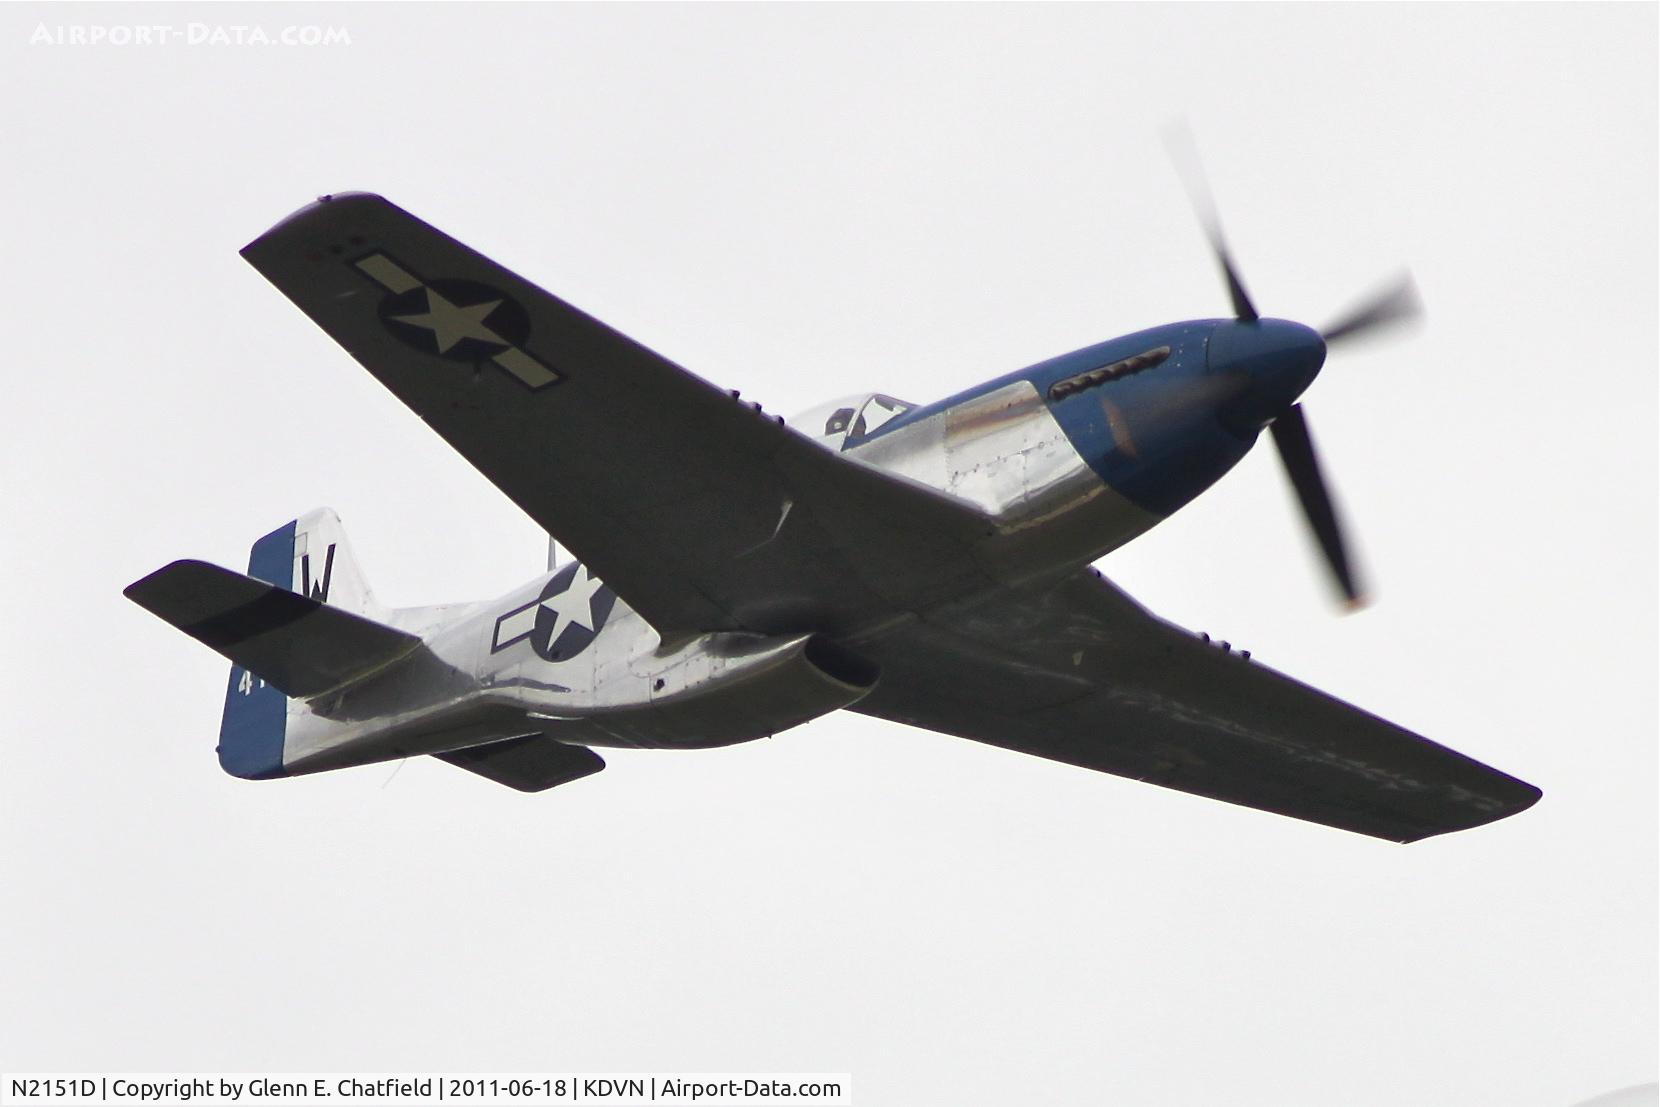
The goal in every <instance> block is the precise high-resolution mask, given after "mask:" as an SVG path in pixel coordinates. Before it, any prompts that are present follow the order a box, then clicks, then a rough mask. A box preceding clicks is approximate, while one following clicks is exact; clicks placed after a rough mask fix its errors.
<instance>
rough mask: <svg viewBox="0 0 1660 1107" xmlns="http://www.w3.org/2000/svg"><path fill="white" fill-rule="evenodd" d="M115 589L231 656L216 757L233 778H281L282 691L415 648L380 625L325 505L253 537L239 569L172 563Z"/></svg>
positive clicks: (339, 681)
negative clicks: (244, 572) (242, 571)
mask: <svg viewBox="0 0 1660 1107" xmlns="http://www.w3.org/2000/svg"><path fill="white" fill-rule="evenodd" d="M126 595H127V597H128V598H129V599H131V600H133V601H134V602H135V603H137V604H139V605H140V606H141V607H144V608H145V609H147V610H148V611H150V612H152V613H154V614H155V615H158V616H160V617H161V618H162V619H164V620H166V621H167V622H169V623H171V624H173V625H174V626H176V627H178V628H179V629H180V630H182V631H184V632H185V633H186V634H188V635H190V636H191V637H192V638H195V639H196V640H197V641H199V642H201V643H203V644H204V645H207V646H209V647H211V648H212V649H214V650H217V651H218V652H219V653H221V654H223V655H225V656H226V657H228V658H230V660H231V662H232V665H231V675H230V682H229V684H228V686H227V687H226V690H225V713H224V718H223V721H222V722H221V724H220V728H219V764H220V766H221V767H222V768H223V769H224V770H225V771H226V772H227V773H230V774H231V775H232V776H237V777H242V778H244V779H251V780H264V779H268V778H270V777H276V776H282V775H284V772H283V749H284V741H285V737H286V734H287V729H288V716H289V711H290V706H291V704H290V700H291V698H295V699H305V698H309V697H311V696H316V695H320V694H322V693H323V692H326V691H329V690H331V689H334V688H338V687H340V686H342V685H345V684H349V683H351V682H352V681H354V680H358V679H360V678H362V677H364V676H366V675H368V674H369V673H372V672H375V671H377V670H379V669H381V668H384V667H385V666H386V665H388V664H390V663H392V662H393V661H396V660H398V659H399V658H401V657H404V656H406V655H407V654H409V653H410V652H411V651H413V650H414V649H415V648H416V647H417V646H419V645H420V643H421V640H420V638H418V637H416V636H415V635H412V634H408V633H405V632H403V631H400V630H395V629H393V628H392V627H389V626H386V625H384V623H383V619H384V615H385V613H384V611H383V610H382V609H381V608H380V606H379V605H378V604H377V603H376V602H375V599H374V596H373V594H372V593H371V592H370V591H369V586H368V584H367V583H366V582H365V581H364V579H363V576H362V574H361V573H360V572H359V571H358V568H357V564H356V562H355V561H354V560H353V558H352V555H351V550H350V548H349V547H348V546H347V544H346V535H345V531H344V530H343V529H342V528H341V525H340V518H339V516H337V515H335V513H334V512H333V511H330V510H328V509H327V508H321V509H319V510H317V511H313V512H311V513H309V514H307V515H304V516H301V517H300V518H299V519H296V520H294V521H293V522H291V523H287V524H285V525H283V526H281V527H278V528H277V529H276V530H274V531H272V532H271V533H270V534H267V535H266V536H265V537H263V538H261V539H260V540H259V541H257V542H255V543H254V545H253V549H252V550H251V551H250V552H249V555H248V575H247V576H243V575H242V574H240V573H233V572H231V571H230V570H228V569H221V568H219V567H218V566H216V565H209V564H207V563H206V562H201V561H175V562H174V563H173V564H171V565H168V566H166V567H165V568H162V569H158V570H157V571H156V572H154V573H151V574H150V575H149V576H147V577H145V578H144V579H143V580H140V581H138V582H136V583H134V584H132V585H129V586H128V587H127V589H126Z"/></svg>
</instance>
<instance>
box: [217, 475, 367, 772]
mask: <svg viewBox="0 0 1660 1107" xmlns="http://www.w3.org/2000/svg"><path fill="white" fill-rule="evenodd" d="M248 575H249V576H250V577H253V578H255V579H256V580H262V581H264V582H265V583H267V584H274V585H276V586H277V587H278V588H286V589H288V590H289V591H291V592H298V593H299V594H300V595H302V596H305V597H307V598H308V599H312V600H316V601H317V602H319V603H324V604H328V605H329V606H331V607H338V608H342V609H343V610H346V611H349V612H351V613H352V614H353V615H360V616H362V617H364V618H367V619H375V620H379V619H381V618H383V617H384V613H383V612H382V610H381V608H380V605H379V604H378V603H376V602H375V597H374V593H372V592H371V591H370V590H369V585H368V582H366V581H365V580H364V579H363V574H362V573H361V572H360V571H359V570H358V567H357V561H356V559H355V558H353V557H352V552H351V547H350V546H349V545H348V544H347V542H346V532H345V529H344V528H343V527H342V526H341V524H340V516H338V515H336V514H335V513H334V512H333V510H331V509H329V508H326V507H320V508H318V509H317V510H315V511H309V512H307V513H306V514H304V515H302V516H300V517H299V518H298V519H295V520H294V521H293V522H291V523H284V524H283V525H282V526H280V527H278V528H277V529H276V530H274V531H272V532H271V533H270V534H267V535H266V536H265V537H263V538H261V539H260V540H259V541H257V542H255V543H254V545H253V549H252V550H250V551H249V554H248ZM287 728H288V697H287V696H286V695H284V694H283V693H282V692H280V691H278V690H277V689H276V688H274V687H273V686H271V685H270V684H268V683H267V682H266V681H264V680H262V679H261V678H260V677H258V676H256V675H255V674H254V673H252V672H250V671H249V670H247V669H245V668H243V667H242V666H241V665H236V664H233V665H232V666H231V676H230V684H229V686H228V687H227V688H226V690H225V714H224V718H223V721H222V722H221V723H220V727H219V765H220V767H221V768H223V769H224V770H225V771H226V772H227V773H229V774H231V775H232V776H238V777H243V778H245V779H249V780H264V779H268V778H270V777H276V776H282V775H283V741H284V738H285V736H286V732H287Z"/></svg>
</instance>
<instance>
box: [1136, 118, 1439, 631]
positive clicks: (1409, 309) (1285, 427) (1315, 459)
mask: <svg viewBox="0 0 1660 1107" xmlns="http://www.w3.org/2000/svg"><path fill="white" fill-rule="evenodd" d="M1166 142H1167V145H1168V147H1169V150H1170V155H1171V160H1172V161H1173V162H1174V163H1175V165H1176V171H1177V174H1178V175H1179V176H1180V177H1181V178H1182V183H1183V185H1184V186H1185V187H1186V189H1187V194H1188V198H1189V200H1190V201H1191V202H1192V204H1193V210H1194V214H1195V215H1197V216H1198V218H1199V223H1200V225H1201V226H1202V227H1203V228H1204V231H1205V237H1206V238H1207V239H1208V240H1209V241H1210V248H1211V252H1212V253H1213V254H1215V255H1216V261H1217V264H1218V265H1219V266H1220V267H1221V269H1222V278H1223V280H1224V281H1225V282H1226V283H1227V287H1228V299H1229V300H1230V301H1231V302H1232V304H1233V313H1234V318H1235V319H1237V320H1239V321H1240V322H1244V323H1249V322H1253V321H1255V320H1256V319H1258V318H1260V316H1259V315H1258V314H1257V309H1256V305H1255V304H1254V303H1252V301H1251V297H1250V295H1249V293H1247V292H1246V291H1245V282H1244V280H1243V279H1242V278H1241V277H1240V275H1239V267H1238V266H1237V265H1236V264H1235V262H1234V258H1233V253H1232V252H1231V251H1230V250H1229V249H1228V244H1227V239H1226V238H1225V237H1224V235H1223V234H1222V221H1221V219H1220V218H1219V217H1218V216H1217V213H1216V204H1215V201H1214V200H1213V199H1212V196H1211V190H1210V185H1209V183H1208V182H1207V181H1206V178H1205V173H1204V167H1203V164H1202V163H1201V162H1200V160H1199V155H1198V147H1197V145H1196V144H1195V142H1194V141H1193V136H1192V133H1191V131H1189V130H1188V129H1187V127H1186V126H1178V127H1175V128H1172V129H1171V130H1170V131H1169V132H1167V134H1166ZM1422 310H1423V309H1422V305H1421V302H1420V300H1419V298H1418V291H1417V288H1416V286H1415V285H1414V284H1413V282H1412V277H1411V275H1410V274H1403V275H1402V276H1401V277H1399V278H1397V279H1396V280H1395V281H1393V282H1392V283H1390V284H1388V285H1386V286H1384V287H1383V288H1381V289H1379V290H1378V291H1376V292H1373V293H1372V294H1370V295H1369V296H1367V297H1365V298H1364V299H1362V300H1360V301H1359V302H1358V303H1356V304H1355V305H1354V306H1353V307H1351V308H1350V309H1349V310H1348V311H1346V312H1344V313H1343V314H1342V315H1340V316H1338V317H1337V319H1336V320H1334V321H1333V322H1332V323H1330V324H1328V325H1327V326H1326V327H1325V328H1324V329H1323V330H1322V331H1321V332H1320V337H1321V338H1322V339H1324V341H1325V343H1326V345H1327V346H1328V347H1330V346H1334V345H1341V344H1344V343H1352V342H1354V341H1355V340H1356V339H1360V338H1365V337H1368V336H1372V335H1375V334H1376V333H1377V332H1379V331H1381V330H1384V329H1387V328H1389V327H1391V326H1394V325H1396V324H1399V323H1403V322H1406V321H1408V320H1410V319H1414V318H1416V317H1417V316H1418V315H1420V314H1421V313H1422ZM1268 428H1269V431H1270V432H1271V433H1272V435H1273V439H1274V448H1275V450H1276V451H1277V452H1278V453H1279V455H1280V462H1281V463H1282V464H1283V465H1284V466H1285V472H1286V476H1287V477H1289V478H1290V480H1291V487H1292V489H1293V490H1294V491H1295V492H1296V494H1297V502H1298V503H1299V504H1300V505H1301V507H1302V510H1303V517H1304V518H1305V519H1306V520H1307V521H1308V526H1309V529H1310V530H1311V531H1312V532H1313V534H1314V540H1315V542H1316V543H1318V545H1319V547H1320V552H1321V554H1322V555H1324V557H1325V561H1326V565H1327V567H1328V568H1329V569H1330V570H1331V575H1332V579H1333V580H1334V582H1335V583H1336V584H1337V587H1338V590H1339V591H1340V592H1341V593H1342V594H1343V599H1344V603H1345V605H1346V606H1347V607H1348V608H1349V609H1350V610H1355V609H1357V608H1359V607H1361V606H1363V605H1364V603H1365V600H1364V598H1363V597H1364V591H1363V589H1362V588H1361V585H1360V583H1359V581H1358V579H1357V577H1356V574H1355V569H1354V565H1353V563H1352V562H1351V560H1350V556H1349V547H1348V544H1347V543H1346V542H1345V541H1344V538H1343V529H1344V528H1343V525H1342V523H1341V522H1340V521H1339V519H1338V516H1337V509H1336V507H1335V506H1334V505H1333V503H1332V496H1331V491H1330V488H1329V486H1328V484H1327V482H1326V478H1325V475H1324V473H1323V472H1322V471H1321V467H1320V458H1319V454H1318V453H1316V451H1315V449H1314V439H1313V436H1312V435H1311V434H1310V433H1309V428H1308V418H1307V416H1306V415H1305V414H1304V412H1303V406H1302V405H1301V404H1299V403H1292V404H1290V405H1289V406H1288V407H1287V408H1286V409H1285V410H1284V411H1281V412H1279V413H1278V414H1277V415H1275V416H1274V417H1273V419H1272V420H1271V421H1270V422H1269V424H1268Z"/></svg>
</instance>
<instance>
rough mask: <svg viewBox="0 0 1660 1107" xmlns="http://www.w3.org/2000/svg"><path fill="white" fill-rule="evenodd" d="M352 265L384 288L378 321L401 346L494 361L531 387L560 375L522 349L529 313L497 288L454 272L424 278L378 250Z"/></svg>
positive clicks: (470, 361)
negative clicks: (456, 276)
mask: <svg viewBox="0 0 1660 1107" xmlns="http://www.w3.org/2000/svg"><path fill="white" fill-rule="evenodd" d="M352 266H353V267H354V268H355V269H356V270H357V271H358V272H359V273H361V274H363V275H364V276H365V277H367V278H369V280H371V281H373V282H374V283H375V284H377V285H379V286H380V287H381V288H383V289H385V290H386V292H387V294H388V295H387V296H386V298H385V299H383V300H382V301H381V303H380V321H381V324H382V325H383V326H384V327H385V328H386V329H387V331H388V332H389V333H390V334H391V335H392V336H393V337H394V338H396V339H397V340H398V341H400V342H402V343H404V344H405V345H406V346H410V347H412V348H414V349H417V350H419V351H421V352H422V353H424V354H436V355H437V356H439V357H441V358H445V359H447V360H449V361H458V362H464V363H465V364H468V365H485V364H490V365H494V366H496V367H497V368H498V369H501V370H502V371H503V372H505V373H507V375H508V376H510V377H512V378H513V379H514V380H516V381H518V382H519V383H520V384H522V385H524V386H525V387H526V388H529V389H532V390H535V389H538V388H544V387H546V386H547V385H550V384H553V383H555V382H557V381H558V380H559V374H558V373H555V372H554V371H553V370H552V369H551V368H549V367H548V366H547V365H545V364H543V363H542V361H541V360H540V359H539V358H537V357H536V356H535V355H534V354H532V353H530V352H529V351H527V350H526V349H525V348H524V344H525V342H526V341H527V340H528V339H529V338H530V314H529V313H528V312H526V311H525V309H524V308H523V307H522V306H521V305H520V304H519V303H518V302H517V301H516V300H514V299H513V298H512V297H510V296H508V295H507V293H505V292H502V291H501V290H500V289H496V288H492V287H490V286H489V285H487V284H481V283H479V282H478V281H469V280H461V279H460V278H455V277H438V278H434V279H432V280H423V279H422V278H420V277H418V276H416V275H415V274H414V272H412V271H411V270H410V269H409V267H408V266H406V265H403V264H401V263H400V262H397V261H394V260H393V259H392V258H391V257H389V256H387V255H386V254H385V253H382V252H380V251H376V252H375V253H372V254H369V255H367V256H365V257H361V258H358V259H357V260H356V261H355V262H353V263H352Z"/></svg>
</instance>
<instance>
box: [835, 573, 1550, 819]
mask: <svg viewBox="0 0 1660 1107" xmlns="http://www.w3.org/2000/svg"><path fill="white" fill-rule="evenodd" d="M861 648H862V649H864V650H865V652H866V653H867V654H869V656H871V657H872V659H873V660H875V661H876V662H877V663H878V664H880V665H881V666H882V679H881V681H880V682H879V683H878V685H877V687H876V689H875V691H874V692H872V693H871V694H870V695H869V696H868V697H866V698H865V699H864V700H862V701H860V702H859V703H858V704H857V705H855V706H854V707H853V710H855V711H858V712H860V713H863V714H868V715H874V716H878V717H881V718H885V719H891V720H895V721H898V722H903V723H909V724H911V725H914V726H920V727H925V728H927V729H929V730H937V731H942V732H945V733H947V734H954V735H958V736H960V737H963V738H970V739H973V740H975V741H979V742H985V743H988V744H990V745H994V746H1001V747H1003V748H1005V749H1011V750H1018V751H1020V752H1022V753H1030V754H1036V755H1037V756H1039V757H1046V758H1049V759H1052V760H1055V761H1064V762H1067V763H1069V764H1073V765H1079V766H1082V767H1084V768H1088V769H1096V770H1099V771H1101V772H1108V773H1113V774H1115V775H1118V776H1124V777H1130V778H1133V779H1136V780H1142V781H1147V782H1149V783H1153V784H1159V785H1163V786H1164V787H1167V788H1175V789H1178V790H1180V791H1184V792H1190V793H1193V794H1195V795H1201V796H1208V797H1210V798H1213V799H1219V800H1223V801H1225V802H1228V803H1234V804H1240V805H1243V806H1246V807H1254V808H1258V809H1260V810H1263V811H1271V812H1275V813H1277V814H1280V815H1287V816H1290V817H1291V818H1295V819H1304V820H1307V821H1310V822H1316V823H1323V824H1325V825H1327V826H1333V827H1338V828H1340V829H1343V830H1349V831H1354V832H1356V833H1360V834H1368V835H1371V836H1373V837H1377V838H1385V839H1389V840H1391V841H1397V842H1413V841H1418V840H1420V839H1423V838H1428V837H1431V836H1433V835H1436V834H1445V833H1448V832H1451V831H1455V830H1465V829H1468V828H1470V827H1475V826H1480V825H1482V824H1484V823H1488V822H1492V821H1495V820H1497V819H1502V818H1505V817H1506V816H1508V815H1513V814H1515V813H1517V812H1518V811H1522V810H1524V809H1526V808H1528V807H1530V806H1532V805H1533V804H1534V803H1535V802H1537V800H1538V799H1539V797H1540V794H1541V793H1540V791H1539V790H1538V789H1537V788H1535V787H1533V786H1532V785H1530V784H1526V783H1524V782H1522V781H1520V780H1517V779H1515V778H1514V777H1511V776H1508V775H1506V774H1504V773H1502V772H1499V771H1498V770H1497V769H1493V768H1490V767H1488V766H1486V765H1483V764H1481V763H1480V762H1478V761H1475V760H1472V759H1471V758H1468V757H1465V756H1464V755H1463V754H1460V753H1457V752H1455V751H1453V750H1450V749H1447V748H1446V747H1444V746H1440V745H1437V744H1436V743H1434V742H1431V741H1430V740H1429V739H1427V738H1423V737H1421V736H1419V735H1417V734H1414V733H1412V732H1411V731H1409V730H1406V729H1404V728H1402V727H1399V726H1396V725H1394V724H1393V723H1390V722H1387V721H1385V720H1383V719H1380V718H1378V717H1376V716H1374V715H1371V714H1368V713H1367V712H1365V711H1362V710H1360V709H1359V708H1356V707H1353V706H1351V705H1349V704H1347V703H1344V702H1342V701H1341V700H1338V699H1335V698H1334V697H1332V696H1328V695H1326V694H1325V693H1323V692H1319V691H1316V690H1315V689H1313V688H1310V687H1308V686H1306V685H1303V684H1300V683H1298V682H1297V681H1295V680H1292V679H1291V678H1289V677H1286V676H1284V675H1282V674H1280V673H1277V672H1275V671H1273V670H1272V669H1269V668H1266V667H1265V666H1263V665H1261V664H1258V663H1256V662H1253V661H1250V660H1247V659H1245V658H1242V657H1241V656H1240V655H1239V654H1237V653H1231V652H1224V651H1223V650H1222V649H1220V648H1219V647H1217V646H1216V645H1213V644H1210V643H1208V642H1205V641H1201V640H1200V639H1198V638H1196V637H1195V636H1193V635H1192V634H1189V633H1188V632H1186V631H1183V630H1181V629H1179V628H1177V627H1174V626H1172V625H1171V624H1169V623H1166V622H1164V621H1162V620H1160V619H1157V618H1155V617H1154V616H1152V615H1151V614H1149V613H1148V612H1147V611H1146V610H1145V609H1143V608H1142V607H1141V606H1140V605H1138V604H1136V603H1135V602H1134V601H1133V600H1131V599H1130V598H1129V597H1128V596H1126V595H1125V594H1124V593H1123V592H1121V591H1119V590H1118V589H1117V588H1115V587H1113V586H1112V585H1111V584H1110V583H1108V582H1107V581H1106V580H1104V579H1102V578H1100V577H1099V575H1098V574H1095V573H1093V572H1084V573H1079V574H1077V575H1075V576H1073V577H1070V578H1068V579H1066V580H1064V581H1062V582H1061V583H1060V584H1058V585H1055V586H1052V587H1050V588H1048V589H1045V590H1031V591H1027V592H1021V593H1017V592H1003V593H1001V594H1000V595H999V596H998V597H996V598H993V599H991V600H989V601H987V602H985V603H982V604H979V605H976V606H947V607H944V608H941V609H939V610H937V611H935V612H933V613H930V614H929V615H928V616H927V618H925V619H924V620H921V621H918V622H914V623H911V624H908V625H906V626H903V627H900V628H897V629H895V630H892V631H890V632H888V633H886V634H884V635H883V636H881V637H880V638H877V639H874V640H872V641H870V642H867V643H864V644H862V645H861Z"/></svg>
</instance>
